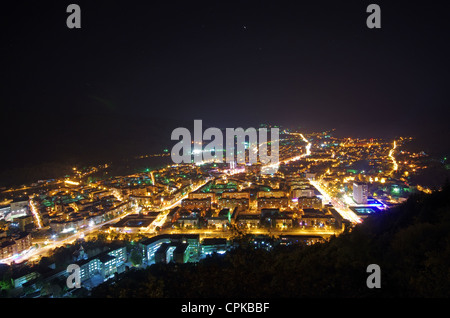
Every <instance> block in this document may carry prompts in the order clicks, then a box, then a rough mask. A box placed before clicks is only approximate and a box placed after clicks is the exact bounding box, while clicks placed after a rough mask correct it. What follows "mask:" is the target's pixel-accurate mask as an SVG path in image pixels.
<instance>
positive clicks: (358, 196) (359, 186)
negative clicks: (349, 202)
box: [353, 182, 368, 204]
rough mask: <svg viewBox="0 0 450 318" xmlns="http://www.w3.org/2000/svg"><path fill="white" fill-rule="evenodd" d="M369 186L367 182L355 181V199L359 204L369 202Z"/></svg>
mask: <svg viewBox="0 0 450 318" xmlns="http://www.w3.org/2000/svg"><path fill="white" fill-rule="evenodd" d="M367 194H368V188H367V184H365V183H359V182H355V183H353V200H354V201H355V202H356V203H358V204H366V203H367Z"/></svg>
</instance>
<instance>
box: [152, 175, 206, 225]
mask: <svg viewBox="0 0 450 318" xmlns="http://www.w3.org/2000/svg"><path fill="white" fill-rule="evenodd" d="M209 181H211V178H206V180H205V181H203V182H202V183H200V184H199V185H197V186H196V187H195V188H193V189H192V190H191V191H190V192H188V193H186V194H185V195H184V196H182V197H181V198H180V199H179V200H178V201H176V202H175V203H173V204H171V205H170V206H168V207H164V208H163V209H162V210H161V213H160V214H158V216H157V217H156V219H155V220H154V221H153V222H152V224H151V225H150V229H149V232H154V231H155V229H156V227H158V226H159V227H162V226H163V224H164V223H165V222H166V218H167V215H168V214H169V212H170V210H171V209H173V208H174V207H176V206H177V205H179V204H180V203H181V201H182V200H184V199H186V198H187V197H188V196H189V193H192V192H195V191H197V190H198V189H200V188H201V187H203V186H204V185H205V184H207V183H208V182H209Z"/></svg>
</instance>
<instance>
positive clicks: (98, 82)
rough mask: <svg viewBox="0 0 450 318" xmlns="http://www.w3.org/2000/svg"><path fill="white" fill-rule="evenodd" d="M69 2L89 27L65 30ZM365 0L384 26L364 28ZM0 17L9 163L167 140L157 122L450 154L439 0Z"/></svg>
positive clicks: (84, 5) (87, 4) (27, 12)
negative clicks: (266, 128) (296, 130)
mask: <svg viewBox="0 0 450 318" xmlns="http://www.w3.org/2000/svg"><path fill="white" fill-rule="evenodd" d="M393 2H395V4H393ZM70 3H77V4H78V5H80V7H81V29H68V28H67V26H66V19H67V17H68V16H69V13H66V8H67V6H68V5H69V4H70ZM370 3H377V4H379V5H380V7H381V21H382V22H381V25H382V28H381V29H369V28H367V26H366V18H367V16H368V15H369V14H368V13H366V8H367V6H368V4H370ZM0 14H1V17H0V23H1V24H0V26H1V29H2V62H1V63H2V71H1V73H2V76H1V78H2V85H1V94H0V105H1V113H2V124H1V125H2V128H1V129H2V131H1V133H2V142H3V147H2V150H4V151H5V153H7V154H8V155H6V156H4V157H7V158H8V159H7V161H6V163H5V164H6V165H8V164H13V163H17V162H22V161H23V162H33V161H34V160H47V159H49V158H50V157H54V158H57V157H58V156H59V155H61V153H65V154H75V155H76V154H79V153H81V152H82V153H84V154H85V153H86V152H89V151H91V150H92V154H93V155H95V153H96V151H95V150H98V149H102V148H105V147H106V146H105V145H106V144H108V142H109V143H111V141H113V140H118V142H119V141H120V142H122V143H123V144H126V145H127V146H128V147H130V149H131V148H132V147H143V146H142V145H146V144H147V143H148V144H153V145H154V144H155V143H156V144H157V143H158V141H155V138H154V134H155V131H159V132H160V134H161V136H159V137H158V138H160V139H159V140H162V141H161V143H167V142H170V130H169V132H166V131H164V133H162V131H163V130H161V129H160V127H161V126H164V127H169V126H170V124H167V125H166V123H172V124H173V122H176V123H178V122H179V121H182V122H187V123H191V124H192V122H193V120H194V119H203V120H204V124H205V126H216V127H239V126H242V127H244V128H245V127H250V126H254V125H257V124H259V123H261V122H263V123H273V124H282V125H288V126H291V127H298V126H300V127H302V128H305V129H309V130H316V131H318V130H322V129H331V128H336V129H337V133H339V134H342V135H351V136H355V137H357V136H361V137H366V136H372V137H377V136H380V137H392V138H394V137H395V136H398V135H408V134H415V135H417V136H418V137H419V138H422V140H424V138H430V137H435V139H434V140H433V141H431V142H430V143H428V146H429V145H433V147H434V148H436V149H437V150H439V151H447V150H448V149H449V144H450V143H449V142H448V140H449V139H448V138H450V134H449V128H448V124H449V118H450V111H449V97H450V96H449V94H450V93H449V92H450V89H449V81H448V76H449V64H450V63H449V56H450V49H449V36H448V35H449V34H450V33H449V31H450V27H449V23H450V22H449V21H450V14H449V11H448V10H446V6H445V2H444V1H440V2H438V1H427V2H425V1H421V2H418V3H413V2H411V1H348V0H345V1H298V0H297V1H279V0H277V1H215V0H210V1H204V2H200V1H194V0H190V1H145V2H144V1H123V0H121V1H98V0H95V1H93V0H91V1H47V0H44V1H14V2H13V4H9V5H7V6H2V10H1V13H0ZM148 134H150V135H151V136H147V135H148ZM437 137H438V138H437ZM161 138H162V139H161ZM130 140H132V141H133V142H130ZM428 140H429V139H428ZM144 148H145V147H144ZM88 149H89V150H88ZM108 149H116V148H114V147H113V146H111V147H109V146H108ZM117 149H118V148H117ZM127 149H128V148H127ZM148 149H150V148H148ZM144 150H146V149H144ZM114 151H116V150H114ZM130 152H132V150H130ZM142 152H145V151H142ZM18 158H20V160H18ZM2 160H5V158H3V159H2ZM3 168H4V167H3Z"/></svg>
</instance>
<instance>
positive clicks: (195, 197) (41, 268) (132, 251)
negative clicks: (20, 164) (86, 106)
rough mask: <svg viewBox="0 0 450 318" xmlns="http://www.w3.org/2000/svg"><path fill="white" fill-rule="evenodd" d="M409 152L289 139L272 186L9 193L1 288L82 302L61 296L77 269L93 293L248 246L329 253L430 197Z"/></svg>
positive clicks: (234, 178) (229, 181) (223, 166)
mask: <svg viewBox="0 0 450 318" xmlns="http://www.w3.org/2000/svg"><path fill="white" fill-rule="evenodd" d="M410 140H411V138H408V137H400V138H398V139H395V140H382V139H375V138H373V139H372V138H371V139H352V138H336V137H334V136H333V132H332V131H326V132H320V133H311V134H302V133H301V132H297V131H290V130H288V129H285V130H282V133H281V135H280V163H279V169H278V171H277V172H276V173H275V174H269V175H267V174H263V173H261V170H262V169H264V165H261V163H257V164H253V165H249V164H243V165H239V164H236V163H230V164H227V163H222V162H201V163H197V164H168V165H166V166H164V167H163V168H160V169H155V170H150V169H145V171H143V172H140V173H135V174H131V175H125V176H112V175H108V173H107V170H108V168H109V167H108V164H104V165H100V166H97V167H89V168H84V169H80V168H78V167H73V171H72V174H71V175H66V176H64V177H61V178H59V179H51V180H37V181H36V182H34V183H32V184H29V185H23V186H22V187H19V188H9V189H4V190H3V192H2V205H1V207H0V211H1V220H2V221H1V222H2V224H1V225H2V232H1V237H2V244H1V257H2V260H1V262H2V264H3V265H2V273H3V281H2V284H3V288H4V290H8V292H10V293H11V294H10V295H14V296H16V297H18V296H34V297H43V296H53V293H54V292H55V290H58V292H57V295H55V296H61V297H68V296H71V295H72V293H74V292H75V293H76V292H77V289H68V288H66V287H65V285H66V280H67V277H68V275H69V273H68V272H67V270H66V269H67V266H68V265H69V264H71V263H75V264H78V265H79V266H80V268H81V283H82V286H85V288H86V289H87V290H90V289H92V288H93V287H95V286H97V285H98V284H100V283H103V282H104V281H107V280H108V279H111V278H114V275H115V274H116V273H117V274H120V273H122V272H125V271H127V270H129V268H130V267H140V268H141V267H146V266H149V265H151V264H155V263H171V262H174V263H188V262H197V261H199V260H200V259H203V258H205V257H207V256H208V255H211V254H213V253H219V254H224V253H226V252H227V251H229V250H230V249H233V248H235V247H236V246H238V245H239V239H240V238H242V237H243V236H246V237H248V238H249V240H250V242H251V244H254V247H255V248H263V249H267V250H270V249H272V248H273V247H274V246H278V245H288V246H289V245H312V244H315V243H318V242H325V241H327V240H328V239H329V238H330V237H331V236H338V235H340V234H341V233H343V232H344V231H351V229H352V228H353V227H354V226H355V225H356V224H359V223H362V222H364V219H365V218H366V217H367V216H369V215H372V214H377V213H379V212H380V211H383V210H385V209H388V208H391V207H393V206H396V205H398V204H400V203H402V202H404V201H405V200H406V199H407V197H408V196H409V195H410V194H411V193H417V192H425V193H431V190H430V189H428V188H427V187H425V186H423V185H420V184H414V183H411V182H410V178H411V176H414V175H415V174H417V173H419V172H420V170H421V169H424V168H426V162H427V159H428V158H427V157H428V156H427V155H426V154H425V153H423V152H419V153H413V152H409V151H406V150H404V149H403V148H404V145H405V144H407V143H408V142H410ZM244 146H245V147H244V149H246V150H245V151H246V155H247V156H248V151H249V150H248V144H247V145H244ZM168 155H169V154H168V153H167V149H165V151H164V152H163V153H161V154H153V155H151V156H162V157H164V156H166V157H167V156H168ZM145 157H148V155H145V156H141V157H140V158H145ZM99 171H103V174H102V175H103V177H101V178H98V179H93V178H91V176H92V175H93V174H94V173H98V172H99ZM105 171H106V173H105ZM64 250H66V252H65V254H66V255H64V256H61V257H55V255H58V254H64V252H62V251H64ZM67 254H68V255H67ZM70 254H71V255H70Z"/></svg>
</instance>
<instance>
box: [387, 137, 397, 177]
mask: <svg viewBox="0 0 450 318" xmlns="http://www.w3.org/2000/svg"><path fill="white" fill-rule="evenodd" d="M395 148H397V143H396V141H395V140H394V147H393V148H392V149H391V150H390V151H389V158H391V160H392V163H393V164H394V167H393V168H392V170H391V172H390V173H389V175H392V174H393V173H394V171H397V170H398V163H397V161H396V160H395V157H394V151H395Z"/></svg>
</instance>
